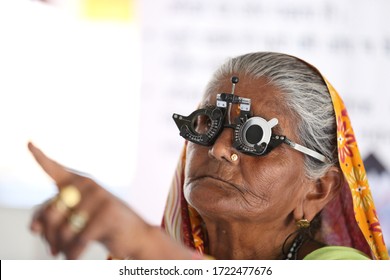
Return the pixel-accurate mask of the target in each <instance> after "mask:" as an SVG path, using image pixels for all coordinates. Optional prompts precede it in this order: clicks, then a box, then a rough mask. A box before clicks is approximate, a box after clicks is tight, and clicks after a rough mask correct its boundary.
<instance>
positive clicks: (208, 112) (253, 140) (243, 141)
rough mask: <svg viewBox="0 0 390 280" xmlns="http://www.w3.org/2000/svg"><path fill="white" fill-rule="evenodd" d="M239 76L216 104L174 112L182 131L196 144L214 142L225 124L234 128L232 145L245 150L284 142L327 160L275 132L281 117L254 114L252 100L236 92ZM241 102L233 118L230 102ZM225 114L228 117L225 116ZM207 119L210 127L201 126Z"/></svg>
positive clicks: (254, 150)
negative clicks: (180, 112)
mask: <svg viewBox="0 0 390 280" xmlns="http://www.w3.org/2000/svg"><path fill="white" fill-rule="evenodd" d="M238 81H239V80H238V78H237V77H232V92H231V93H221V94H217V101H216V107H213V108H203V109H198V110H196V111H194V112H193V113H191V114H190V115H189V116H187V117H186V116H182V115H179V114H173V119H174V121H175V123H176V125H177V127H178V128H179V130H180V135H181V136H182V137H183V138H185V139H187V140H188V141H191V142H193V143H195V144H199V145H203V146H211V145H213V144H214V142H215V141H216V139H217V138H218V136H219V135H220V134H221V132H222V131H223V129H224V128H225V127H227V128H232V129H233V130H234V133H233V144H232V145H233V147H234V148H235V149H236V150H238V151H239V152H242V153H244V154H248V155H252V156H261V155H265V154H267V153H269V152H270V151H271V150H272V149H273V148H275V147H277V146H279V145H280V144H282V143H285V144H287V145H289V146H290V147H292V148H293V149H295V150H297V151H300V152H302V153H304V154H306V155H308V156H311V157H313V158H315V159H318V160H320V161H322V162H325V163H327V162H328V160H327V159H326V157H325V156H323V155H321V154H320V153H318V152H316V151H314V150H311V149H309V148H307V147H304V146H302V145H299V144H297V143H295V142H293V141H291V140H290V139H288V138H287V137H286V136H283V135H276V134H273V133H272V128H273V127H274V126H276V125H277V124H278V119H276V118H273V119H271V120H269V121H267V120H265V119H263V118H261V117H257V116H252V115H251V112H250V108H251V100H250V99H249V98H243V97H240V96H238V95H235V94H234V90H235V86H236V84H237V83H238ZM232 104H239V107H240V115H239V116H238V117H237V118H236V119H235V121H234V122H233V123H232V122H231V119H230V118H231V114H230V111H231V106H232ZM226 115H227V116H228V119H227V120H226ZM200 118H203V119H206V120H207V128H204V129H203V130H202V131H199V129H198V120H199V119H200Z"/></svg>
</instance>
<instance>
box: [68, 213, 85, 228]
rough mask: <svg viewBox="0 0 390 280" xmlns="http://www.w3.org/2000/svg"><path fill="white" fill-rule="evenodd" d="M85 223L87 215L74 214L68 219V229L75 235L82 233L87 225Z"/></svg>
mask: <svg viewBox="0 0 390 280" xmlns="http://www.w3.org/2000/svg"><path fill="white" fill-rule="evenodd" d="M87 222H88V214H87V213H86V212H83V211H79V212H74V213H72V214H71V215H70V216H69V218H68V223H69V226H70V228H71V229H72V230H73V231H74V232H76V233H79V232H80V231H82V230H83V229H84V228H85V226H86V225H87Z"/></svg>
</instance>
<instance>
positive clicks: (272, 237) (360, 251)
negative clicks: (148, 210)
mask: <svg viewBox="0 0 390 280" xmlns="http://www.w3.org/2000/svg"><path fill="white" fill-rule="evenodd" d="M173 118H174V120H175V122H176V124H177V126H178V128H179V130H180V135H181V136H183V137H184V138H185V139H186V140H187V141H186V145H185V149H184V151H183V155H182V157H181V159H180V162H179V165H178V170H177V172H176V174H175V178H174V180H173V185H172V188H171V191H170V193H169V197H168V201H167V206H166V210H165V213H164V218H163V225H162V226H163V229H164V230H161V229H160V228H158V227H154V226H151V225H149V224H147V223H146V222H145V221H143V220H142V219H141V218H140V217H139V216H138V215H137V214H136V213H134V212H133V211H132V210H131V209H130V208H129V207H128V206H127V205H126V204H125V203H123V202H121V201H120V200H119V199H118V198H116V197H114V196H113V195H111V194H110V193H108V192H107V191H105V190H104V189H103V188H102V187H101V186H99V185H98V184H97V183H96V182H94V181H93V180H91V179H89V178H87V177H83V176H81V175H79V174H75V173H73V172H71V171H69V170H68V169H66V168H64V167H63V166H61V165H60V164H58V163H56V162H55V161H53V160H51V159H49V158H47V157H46V156H45V155H44V154H43V153H42V152H41V151H40V150H39V149H38V148H36V147H35V146H34V145H32V144H31V143H30V144H29V148H30V150H31V152H32V153H33V155H34V157H35V158H36V160H37V161H38V163H39V164H40V165H41V166H42V167H43V169H44V170H45V171H46V172H47V173H48V174H49V175H50V176H51V177H52V178H53V179H54V181H55V182H56V184H57V186H58V188H59V194H58V195H57V196H56V197H55V198H54V199H53V200H51V201H50V202H48V203H46V204H44V205H43V206H42V207H41V208H40V209H39V210H38V211H37V212H36V214H35V216H34V219H33V221H32V225H31V227H32V230H33V231H35V232H37V233H40V234H42V235H43V236H44V237H45V238H46V240H47V241H48V243H49V244H50V246H51V250H52V253H53V254H57V253H59V252H63V253H65V255H66V256H67V257H68V258H77V257H79V255H80V253H81V252H82V251H83V249H84V248H85V246H86V245H87V243H88V242H89V241H91V240H97V241H99V242H101V243H103V244H104V245H105V246H106V247H107V249H108V250H109V251H110V252H111V254H112V256H113V257H115V258H137V259H194V258H195V259H201V258H216V259H369V258H374V259H387V258H388V254H387V250H386V246H385V244H384V240H383V236H382V233H381V230H380V225H379V221H378V219H377V217H376V213H375V208H374V204H373V200H372V197H371V193H370V190H369V186H368V183H367V179H366V175H365V170H364V166H363V162H362V160H361V158H360V155H359V151H358V148H357V145H356V142H355V137H354V134H353V131H352V127H351V126H350V121H349V118H348V115H347V112H346V109H345V107H344V104H343V102H342V100H341V99H340V97H339V96H338V94H337V92H336V91H335V90H334V88H333V87H332V86H331V85H330V84H329V83H328V82H327V81H326V79H324V78H323V77H322V76H321V74H320V73H319V72H318V70H316V69H315V68H314V67H312V66H311V65H309V64H307V63H306V62H304V61H302V60H300V59H298V58H295V57H292V56H288V55H284V54H279V53H251V54H246V55H243V56H239V57H236V58H233V59H230V60H228V61H227V62H226V63H225V64H223V65H222V66H221V67H220V68H219V69H218V70H217V71H216V73H215V74H214V76H213V78H212V80H211V81H210V82H209V84H208V86H207V88H206V91H205V94H204V97H203V100H202V102H201V104H200V107H199V109H198V110H196V111H195V112H193V113H192V114H190V115H189V116H188V117H186V116H182V115H179V114H174V115H173Z"/></svg>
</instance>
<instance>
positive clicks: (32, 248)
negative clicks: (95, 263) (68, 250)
mask: <svg viewBox="0 0 390 280" xmlns="http://www.w3.org/2000/svg"><path fill="white" fill-rule="evenodd" d="M32 215H33V209H13V208H3V207H0V224H1V227H0V259H2V260H4V259H5V260H31V259H39V260H46V259H47V260H50V259H56V258H63V256H58V257H53V256H51V255H50V252H49V250H48V246H47V245H46V244H45V242H44V241H43V240H42V239H41V237H40V236H37V235H33V234H32V233H31V232H30V230H29V225H30V221H31V217H32ZM107 255H108V253H107V251H106V250H105V248H104V247H102V246H101V245H100V244H96V243H92V244H90V246H88V248H87V250H86V251H85V252H84V253H83V255H82V257H81V259H89V260H102V259H103V260H104V259H106V258H107Z"/></svg>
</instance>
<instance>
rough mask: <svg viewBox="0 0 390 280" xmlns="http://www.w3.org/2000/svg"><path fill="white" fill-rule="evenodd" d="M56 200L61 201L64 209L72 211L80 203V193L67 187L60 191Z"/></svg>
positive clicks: (74, 188)
mask: <svg viewBox="0 0 390 280" xmlns="http://www.w3.org/2000/svg"><path fill="white" fill-rule="evenodd" d="M58 200H59V201H61V202H62V203H63V204H64V206H65V207H66V208H68V209H73V208H74V207H76V206H77V205H78V204H79V203H80V200H81V193H80V191H79V189H78V188H77V187H75V186H73V185H69V186H66V187H64V188H62V189H61V190H60V192H59V194H58Z"/></svg>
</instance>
